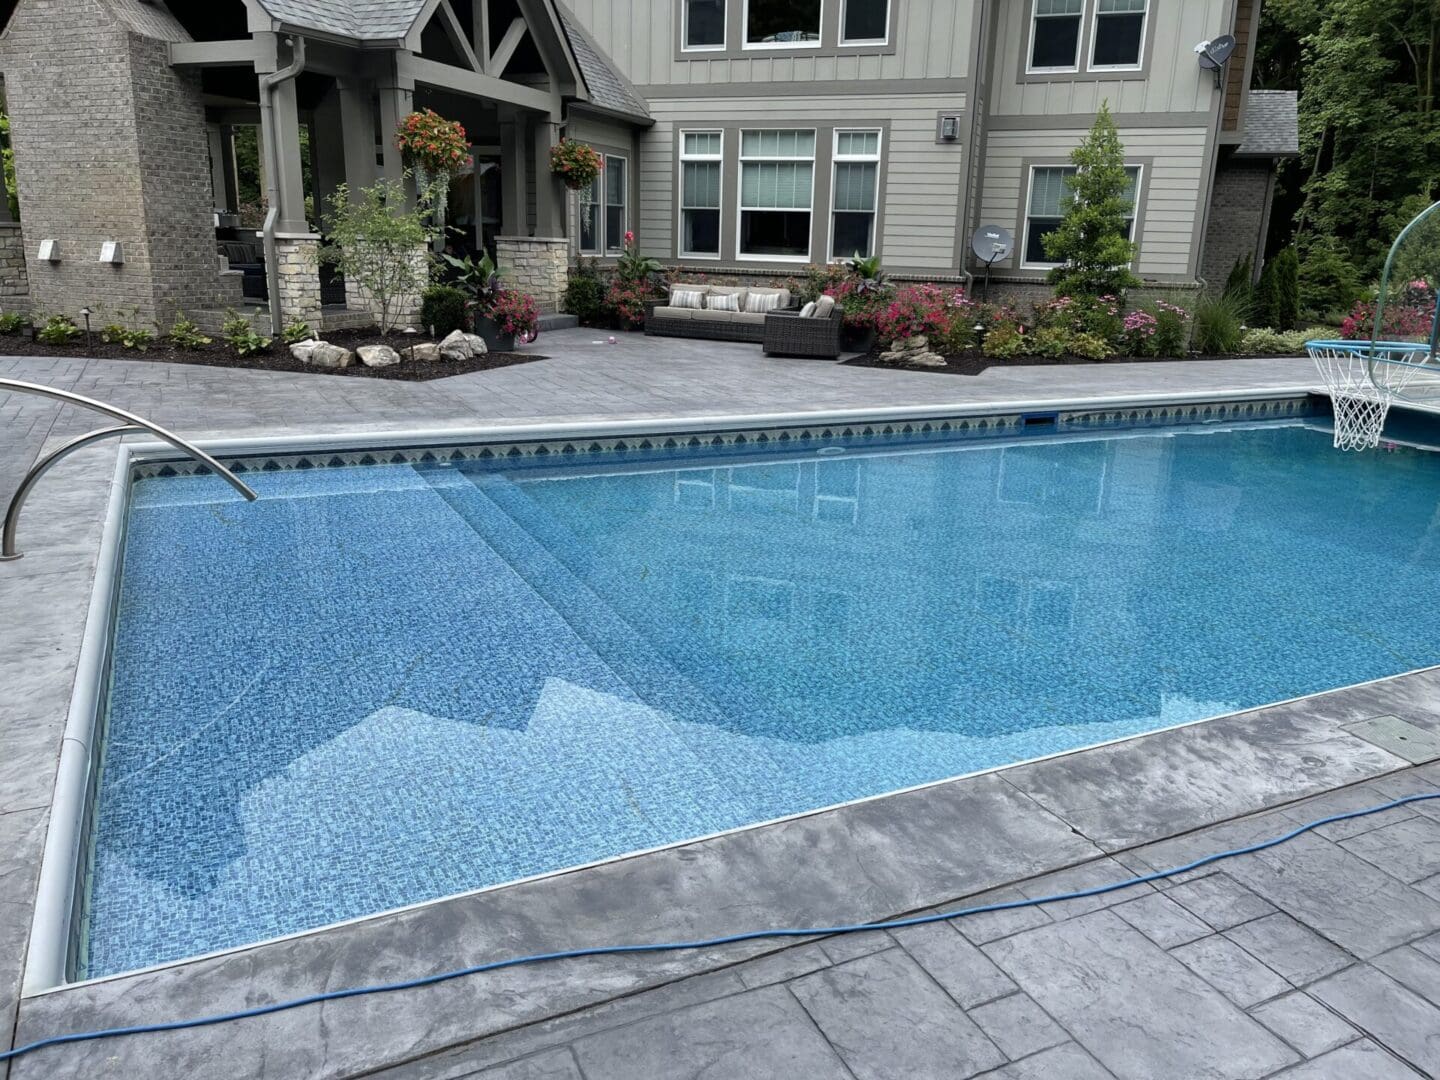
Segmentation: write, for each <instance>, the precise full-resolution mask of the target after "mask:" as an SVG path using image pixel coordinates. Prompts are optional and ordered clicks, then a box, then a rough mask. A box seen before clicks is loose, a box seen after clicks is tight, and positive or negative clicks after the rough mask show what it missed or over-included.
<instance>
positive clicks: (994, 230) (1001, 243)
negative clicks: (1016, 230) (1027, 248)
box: [970, 225, 1015, 269]
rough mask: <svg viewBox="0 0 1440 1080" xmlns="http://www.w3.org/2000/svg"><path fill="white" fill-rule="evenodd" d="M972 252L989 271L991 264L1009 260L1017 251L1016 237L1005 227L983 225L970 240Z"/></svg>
mask: <svg viewBox="0 0 1440 1080" xmlns="http://www.w3.org/2000/svg"><path fill="white" fill-rule="evenodd" d="M970 250H971V251H973V252H975V257H976V258H977V259H979V260H980V261H981V262H983V263H984V264H985V266H986V268H987V269H988V268H989V266H990V264H991V263H996V262H999V261H1000V260H1001V259H1006V258H1009V256H1010V253H1011V252H1012V251H1014V250H1015V237H1014V235H1012V234H1011V232H1010V230H1009V229H1007V228H1005V226H1003V225H981V226H980V228H978V229H976V230H975V235H974V236H972V237H971V238H970Z"/></svg>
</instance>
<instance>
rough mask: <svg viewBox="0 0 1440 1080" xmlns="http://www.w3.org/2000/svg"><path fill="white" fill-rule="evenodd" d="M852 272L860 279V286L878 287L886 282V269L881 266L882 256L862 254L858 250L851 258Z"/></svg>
mask: <svg viewBox="0 0 1440 1080" xmlns="http://www.w3.org/2000/svg"><path fill="white" fill-rule="evenodd" d="M850 272H851V273H852V274H854V275H855V276H856V277H857V278H859V279H860V288H862V289H878V288H880V287H881V286H883V285H884V284H885V271H884V270H882V269H881V268H880V256H879V255H870V256H865V255H861V254H860V253H859V252H858V251H857V252H856V253H855V257H854V258H852V259H851V260H850Z"/></svg>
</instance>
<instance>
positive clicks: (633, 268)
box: [615, 232, 660, 285]
mask: <svg viewBox="0 0 1440 1080" xmlns="http://www.w3.org/2000/svg"><path fill="white" fill-rule="evenodd" d="M659 272H660V263H659V262H658V261H657V260H655V259H652V258H650V256H648V255H641V254H640V249H639V247H638V246H637V245H636V243H635V234H634V233H633V232H627V233H626V234H625V247H624V250H622V251H621V253H620V257H619V258H618V259H616V260H615V275H616V276H617V277H618V278H619V279H620V280H621V281H623V282H625V284H627V285H640V284H649V282H650V281H651V279H652V278H653V277H654V276H655V275H656V274H658V273H659Z"/></svg>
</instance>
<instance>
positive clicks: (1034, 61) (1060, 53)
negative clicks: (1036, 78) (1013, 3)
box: [1030, 0, 1085, 71]
mask: <svg viewBox="0 0 1440 1080" xmlns="http://www.w3.org/2000/svg"><path fill="white" fill-rule="evenodd" d="M1034 2H1035V17H1034V18H1033V19H1032V20H1031V25H1030V70H1031V71H1074V70H1075V69H1076V68H1077V67H1078V65H1079V63H1080V23H1081V21H1082V19H1083V18H1084V14H1085V0H1034Z"/></svg>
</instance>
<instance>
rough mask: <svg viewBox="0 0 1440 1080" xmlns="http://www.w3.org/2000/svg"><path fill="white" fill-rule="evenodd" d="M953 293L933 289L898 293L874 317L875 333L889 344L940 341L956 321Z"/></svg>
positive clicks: (917, 288) (922, 287)
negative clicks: (928, 339) (925, 339)
mask: <svg viewBox="0 0 1440 1080" xmlns="http://www.w3.org/2000/svg"><path fill="white" fill-rule="evenodd" d="M953 295H954V293H953V291H952V292H948V293H947V292H946V290H944V289H941V288H938V287H936V286H934V285H911V286H908V287H906V288H903V289H899V290H897V291H896V293H895V294H894V296H892V297H889V303H887V304H886V305H885V307H884V308H883V309H882V310H881V311H880V312H879V313H878V314H877V315H876V316H875V330H876V334H877V335H878V337H879V338H880V340H881V341H882V342H884V343H886V344H889V343H890V342H894V341H901V340H903V339H905V338H912V337H922V336H923V337H929V336H930V335H932V334H933V335H935V336H936V337H941V336H943V335H944V334H945V332H946V331H947V330H948V329H949V328H950V323H951V320H952V319H953V318H954V317H955V312H954V309H953V308H952V307H951V305H950V300H951V297H952V296H953Z"/></svg>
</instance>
